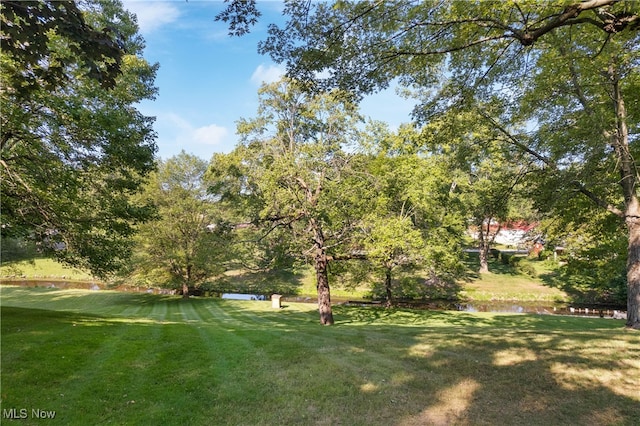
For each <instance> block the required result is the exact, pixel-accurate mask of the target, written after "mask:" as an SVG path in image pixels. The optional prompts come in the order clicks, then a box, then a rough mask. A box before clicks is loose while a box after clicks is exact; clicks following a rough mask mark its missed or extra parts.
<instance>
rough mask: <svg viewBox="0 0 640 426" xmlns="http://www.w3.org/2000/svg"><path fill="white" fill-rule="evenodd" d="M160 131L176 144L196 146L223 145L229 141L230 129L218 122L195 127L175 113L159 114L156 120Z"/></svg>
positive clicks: (165, 137)
mask: <svg viewBox="0 0 640 426" xmlns="http://www.w3.org/2000/svg"><path fill="white" fill-rule="evenodd" d="M156 127H157V128H158V130H159V133H162V134H164V139H166V140H167V142H168V141H170V140H172V142H170V143H171V144H174V145H176V146H182V147H189V146H191V147H195V146H196V145H198V146H214V145H215V146H217V147H221V146H223V145H224V144H226V143H228V142H229V136H230V132H229V129H228V128H226V127H224V126H220V125H218V124H209V125H206V126H200V127H195V126H194V125H192V124H191V123H190V122H189V121H188V120H186V119H184V118H183V117H181V116H180V115H178V114H175V113H165V114H159V115H158V119H157V121H156Z"/></svg>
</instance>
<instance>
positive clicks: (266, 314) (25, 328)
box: [1, 290, 640, 425]
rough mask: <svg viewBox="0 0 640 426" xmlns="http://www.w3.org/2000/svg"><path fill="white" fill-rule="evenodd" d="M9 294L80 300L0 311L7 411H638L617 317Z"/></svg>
mask: <svg viewBox="0 0 640 426" xmlns="http://www.w3.org/2000/svg"><path fill="white" fill-rule="evenodd" d="M10 293H11V292H8V293H7V294H3V300H2V304H3V305H4V304H5V300H7V301H9V302H10V303H12V304H20V303H22V304H27V305H29V306H30V307H37V306H38V302H41V303H42V304H43V305H45V306H47V307H48V308H49V309H51V308H55V306H56V304H59V306H62V307H64V308H65V309H69V308H74V309H82V310H83V312H80V313H78V312H70V311H51V310H42V309H23V308H19V309H17V308H14V307H3V318H2V324H1V326H2V349H3V350H2V368H3V371H2V381H3V387H2V401H3V407H22V406H32V405H34V404H35V405H37V406H38V407H42V408H43V409H48V410H56V411H57V412H58V419H60V420H62V421H61V423H63V424H168V425H173V424H176V425H182V424H195V425H208V424H232V425H236V424H242V425H254V424H265V425H266V424H296V425H297V424H349V425H382V424H384V425H388V424H394V425H402V424H541V425H542V424H544V425H547V424H559V425H562V424H577V423H585V424H621V425H626V424H629V425H632V424H633V425H635V424H637V419H638V418H639V417H640V395H638V393H637V392H636V391H637V380H636V379H637V377H640V363H638V362H637V361H636V358H637V357H635V354H637V353H640V339H639V338H638V336H637V333H634V332H630V331H626V330H624V329H623V328H622V325H623V322H622V321H613V320H600V319H582V318H564V317H550V316H532V315H490V314H483V315H475V314H464V313H456V312H452V313H445V312H425V311H406V310H385V309H368V308H365V309H363V308H354V307H345V306H336V307H335V315H336V320H337V321H336V326H334V327H323V326H320V325H319V324H318V317H317V312H316V310H315V309H316V307H315V306H314V305H313V304H308V305H307V304H300V305H297V304H290V305H288V306H287V307H285V308H284V309H279V310H273V309H271V307H270V304H268V303H260V302H257V303H256V302H253V303H252V302H242V301H226V300H215V299H192V300H181V299H179V298H177V297H161V296H153V295H124V296H114V295H111V294H108V293H107V292H104V293H103V292H97V293H96V295H100V294H102V295H103V297H104V298H103V299H102V300H103V301H104V305H102V306H97V305H96V306H94V308H95V310H96V311H98V312H102V313H103V314H101V315H94V314H92V312H91V306H89V305H87V304H86V303H85V302H83V300H84V301H87V300H91V301H92V303H100V297H98V298H97V299H96V298H95V297H96V296H95V295H92V296H91V297H90V298H85V299H83V298H79V299H78V300H76V302H74V303H71V300H72V299H73V298H72V297H70V298H65V297H60V296H64V295H61V294H56V293H50V298H49V299H48V298H47V295H42V294H39V293H38V291H36V293H38V294H36V295H34V296H32V297H30V296H29V295H28V294H24V293H21V292H20V291H18V290H16V292H15V293H14V294H13V296H12V295H11V294H10ZM27 293H28V292H27ZM6 295H8V296H9V297H7V298H6V299H5V297H4V296H6ZM70 295H71V294H70ZM19 296H20V297H19ZM22 296H24V297H22ZM54 299H55V300H54ZM74 304H75V305H74ZM136 304H140V305H141V306H140V309H137V310H134V309H130V308H132V307H133V306H134V305H136ZM125 311H126V312H129V313H130V314H131V316H130V317H124V316H123V315H122V313H123V312H125ZM109 312H110V313H111V314H107V313H109ZM252 317H255V318H253V319H252ZM74 324H75V325H74ZM56 345H57V346H56ZM47 354H48V355H55V356H49V357H47V356H46V355H47ZM62 356H64V358H62ZM31 360H33V361H34V362H30V361H31ZM48 369H52V370H53V371H48ZM56 395H58V396H56ZM59 395H64V397H62V396H59ZM26 424H29V422H27V423H26Z"/></svg>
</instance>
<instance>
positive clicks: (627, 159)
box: [608, 65, 640, 329]
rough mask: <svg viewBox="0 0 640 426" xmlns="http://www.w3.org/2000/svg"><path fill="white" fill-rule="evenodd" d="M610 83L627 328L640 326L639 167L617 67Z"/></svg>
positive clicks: (612, 137) (613, 69) (610, 72)
mask: <svg viewBox="0 0 640 426" xmlns="http://www.w3.org/2000/svg"><path fill="white" fill-rule="evenodd" d="M608 72H609V77H610V79H611V81H612V82H613V93H612V94H613V101H614V102H613V104H614V109H615V112H616V131H615V132H614V133H613V134H612V135H611V139H612V142H613V143H612V145H613V148H614V150H615V151H616V155H617V157H618V167H619V170H620V186H621V187H622V193H623V195H624V204H625V211H624V221H625V224H626V225H627V229H628V231H629V245H628V246H627V327H631V328H635V329H640V200H638V193H637V176H638V169H637V166H636V162H635V159H634V158H633V155H632V154H631V152H630V150H629V129H628V128H627V110H626V107H625V104H624V99H623V98H622V91H621V90H620V81H619V75H618V72H617V70H616V68H615V67H614V66H613V65H612V66H610V67H609V70H608Z"/></svg>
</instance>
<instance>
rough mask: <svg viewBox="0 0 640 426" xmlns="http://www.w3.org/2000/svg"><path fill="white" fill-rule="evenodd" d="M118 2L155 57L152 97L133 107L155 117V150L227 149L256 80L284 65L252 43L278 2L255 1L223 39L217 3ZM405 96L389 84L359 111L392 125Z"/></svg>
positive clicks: (402, 114)
mask: <svg viewBox="0 0 640 426" xmlns="http://www.w3.org/2000/svg"><path fill="white" fill-rule="evenodd" d="M123 3H124V6H125V8H126V9H128V10H129V11H131V12H133V13H135V14H136V15H137V17H138V24H139V26H140V32H141V34H142V36H143V37H144V38H145V40H146V49H145V53H144V56H145V58H146V59H147V60H148V61H149V62H151V63H155V62H158V63H159V64H160V70H159V71H158V75H157V77H156V86H157V87H158V88H159V91H160V92H159V95H158V97H157V99H156V100H154V101H145V102H144V103H142V104H141V105H140V106H139V109H140V111H141V112H142V113H144V114H145V115H151V116H155V117H156V124H155V130H156V132H157V134H158V138H157V140H156V142H157V144H158V156H159V157H161V158H165V159H166V158H169V157H171V156H173V155H176V154H178V153H179V152H180V151H181V150H185V151H186V152H188V153H191V154H195V155H197V156H199V157H201V158H203V159H209V158H211V156H212V155H213V153H215V152H229V151H231V150H232V149H233V148H234V146H235V145H236V143H237V140H238V138H237V136H236V134H235V131H236V124H235V123H236V121H237V120H238V119H240V118H242V117H244V118H251V117H254V116H255V114H256V110H257V107H258V96H257V91H258V89H259V87H260V85H261V84H262V83H263V82H272V81H275V80H277V79H278V78H279V77H280V76H281V75H282V74H283V72H284V68H283V67H282V66H280V65H277V64H275V63H273V62H272V61H271V59H270V58H269V57H268V56H262V55H259V54H258V52H257V44H258V41H259V40H262V39H264V38H265V37H266V31H267V25H268V24H269V23H272V22H282V21H283V18H282V16H281V10H282V4H281V3H280V2H277V1H262V2H258V8H259V9H260V11H261V12H262V17H261V20H260V22H259V23H258V25H257V26H255V27H254V29H253V30H252V32H251V34H249V35H247V36H244V37H240V38H238V37H233V38H232V37H229V36H228V35H227V27H226V26H225V25H224V23H221V22H215V21H214V18H215V16H216V15H217V14H218V12H219V11H221V10H222V9H223V8H224V3H223V2H222V1H214V0H207V1H194V0H189V1H185V0H173V1H159V0H155V1H152V0H129V1H123ZM413 104H414V103H413V102H412V101H410V100H405V99H402V98H400V97H399V96H397V95H396V94H395V90H393V89H389V90H386V91H384V92H382V93H379V94H376V95H373V96H370V97H368V98H366V99H365V100H364V101H363V103H362V104H361V112H362V113H363V114H364V115H365V116H368V117H371V118H372V119H376V120H382V121H385V122H387V123H389V125H390V126H391V127H392V128H396V127H397V126H398V125H399V124H401V123H404V122H408V121H409V120H410V117H409V114H410V112H411V109H412V107H413Z"/></svg>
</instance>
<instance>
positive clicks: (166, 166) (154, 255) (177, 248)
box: [131, 151, 231, 298]
mask: <svg viewBox="0 0 640 426" xmlns="http://www.w3.org/2000/svg"><path fill="white" fill-rule="evenodd" d="M207 168H208V163H207V162H206V161H204V160H201V159H200V158H198V157H195V156H193V155H189V154H187V153H185V152H184V151H183V152H181V153H180V154H178V155H177V156H175V157H172V158H170V159H168V160H166V161H160V162H159V165H158V171H157V172H155V173H153V175H152V176H151V178H150V180H149V183H148V184H147V185H146V188H145V191H144V193H143V194H141V197H142V198H144V199H145V201H148V202H151V203H153V205H154V206H155V207H156V208H157V217H156V218H155V219H154V220H150V221H148V222H147V223H144V224H141V225H140V226H139V227H138V233H137V235H136V237H135V241H136V246H135V255H134V257H133V262H132V267H133V270H132V271H131V272H132V274H131V275H132V276H133V277H134V278H135V279H137V280H142V281H144V282H146V283H147V284H149V285H163V286H168V287H173V288H177V289H179V290H181V291H182V295H183V297H185V298H187V297H189V292H190V291H192V290H193V289H195V288H197V287H198V286H200V285H201V284H203V283H204V282H206V281H207V280H210V279H213V278H215V277H216V276H219V275H220V274H221V273H222V272H224V271H225V260H226V259H227V258H228V255H229V254H230V251H229V248H230V247H231V240H230V238H229V232H228V231H229V228H228V226H227V225H226V223H225V222H224V221H223V220H222V217H221V213H220V208H219V205H218V204H217V203H216V200H215V198H213V197H212V196H211V195H209V193H208V187H209V184H208V182H207V181H206V179H205V174H206V171H207Z"/></svg>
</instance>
